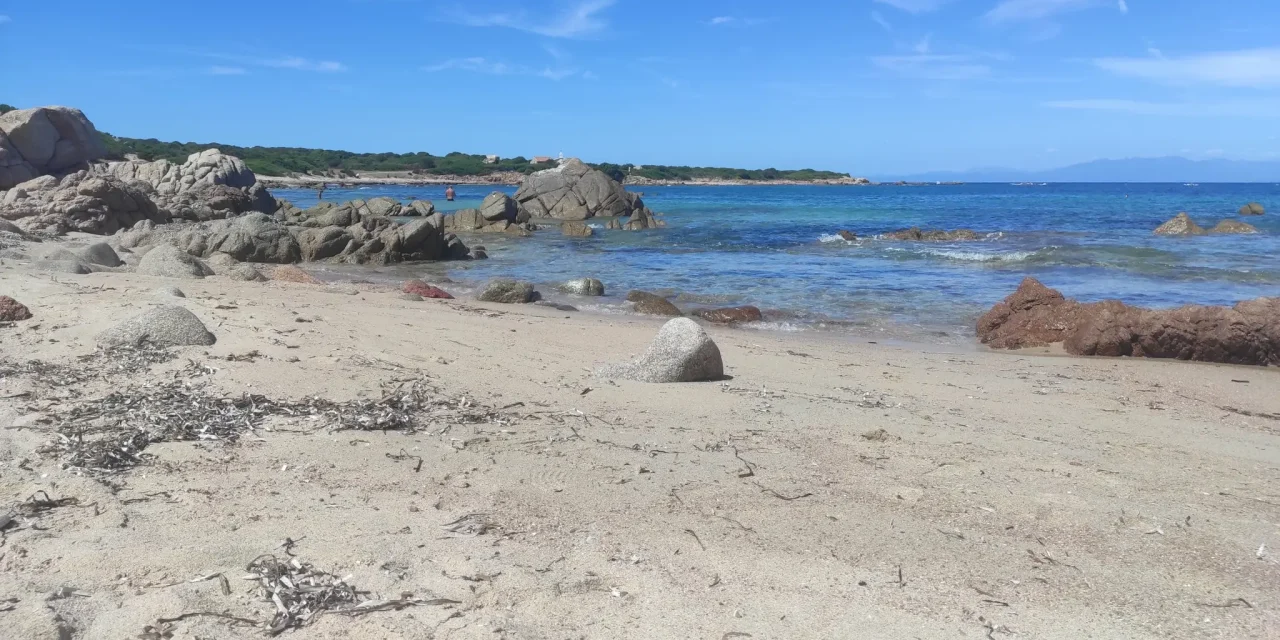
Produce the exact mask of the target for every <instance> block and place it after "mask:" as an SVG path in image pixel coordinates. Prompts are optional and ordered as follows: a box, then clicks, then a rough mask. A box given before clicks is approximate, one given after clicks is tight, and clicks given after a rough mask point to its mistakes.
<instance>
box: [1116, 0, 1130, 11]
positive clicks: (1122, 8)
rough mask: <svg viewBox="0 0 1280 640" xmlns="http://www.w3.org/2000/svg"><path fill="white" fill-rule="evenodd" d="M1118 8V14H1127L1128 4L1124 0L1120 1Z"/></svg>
mask: <svg viewBox="0 0 1280 640" xmlns="http://www.w3.org/2000/svg"><path fill="white" fill-rule="evenodd" d="M1118 8H1119V9H1120V13H1129V3H1127V2H1125V1H1124V0H1120V3H1119V5H1118Z"/></svg>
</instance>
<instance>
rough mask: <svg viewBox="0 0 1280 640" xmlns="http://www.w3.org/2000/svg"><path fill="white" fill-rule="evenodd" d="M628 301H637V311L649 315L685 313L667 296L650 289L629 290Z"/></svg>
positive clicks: (679, 314)
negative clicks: (651, 291) (650, 291)
mask: <svg viewBox="0 0 1280 640" xmlns="http://www.w3.org/2000/svg"><path fill="white" fill-rule="evenodd" d="M627 302H633V303H635V311H636V313H641V314H644V315H647V316H672V317H675V316H682V315H684V314H683V313H681V312H680V309H679V308H678V307H676V306H675V305H674V304H671V302H670V301H669V300H667V299H666V298H664V297H662V296H660V295H656V294H653V293H649V292H648V291H629V292H628V293H627Z"/></svg>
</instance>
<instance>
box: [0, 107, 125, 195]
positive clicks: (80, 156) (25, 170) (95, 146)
mask: <svg viewBox="0 0 1280 640" xmlns="http://www.w3.org/2000/svg"><path fill="white" fill-rule="evenodd" d="M106 154H107V150H106V147H104V146H103V144H102V137H101V136H100V135H99V134H98V131H97V129H94V127H93V123H92V122H89V119H88V118H86V117H85V116H84V113H83V112H81V111H80V110H79V109H72V108H69V107H38V108H35V109H18V110H16V111H10V112H8V113H5V114H3V115H0V190H5V189H10V188H12V187H15V186H17V185H19V184H21V183H23V182H27V181H28V180H32V179H34V178H38V177H40V176H43V175H50V174H54V175H61V174H64V173H67V172H71V171H75V170H78V169H85V168H88V163H90V162H92V161H94V160H97V159H98V158H101V157H103V156H105V155H106Z"/></svg>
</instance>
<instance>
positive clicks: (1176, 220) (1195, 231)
mask: <svg viewBox="0 0 1280 640" xmlns="http://www.w3.org/2000/svg"><path fill="white" fill-rule="evenodd" d="M1154 233H1155V234H1156V235H1158V236H1202V235H1204V234H1205V233H1207V232H1206V231H1205V230H1204V227H1201V226H1200V225H1198V224H1196V223H1195V221H1193V220H1192V219H1191V216H1189V215H1187V214H1186V212H1182V213H1179V214H1178V215H1176V216H1174V217H1172V218H1170V219H1169V221H1168V222H1165V223H1164V224H1162V225H1160V226H1158V227H1156V230H1155V231H1154Z"/></svg>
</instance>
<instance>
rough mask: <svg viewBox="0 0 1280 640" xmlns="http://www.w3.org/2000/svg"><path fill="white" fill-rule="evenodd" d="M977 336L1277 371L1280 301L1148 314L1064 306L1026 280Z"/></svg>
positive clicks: (996, 344) (1012, 344) (1115, 306)
mask: <svg viewBox="0 0 1280 640" xmlns="http://www.w3.org/2000/svg"><path fill="white" fill-rule="evenodd" d="M977 329H978V338H979V339H980V340H981V341H982V343H983V344H986V345H988V346H990V347H992V348H996V349H1018V348H1023V347H1040V346H1047V345H1050V344H1056V343H1061V344H1062V345H1063V348H1064V349H1065V350H1066V351H1067V353H1070V354H1072V355H1082V356H1133V357H1146V358H1175V359H1179V360H1199V361H1204V362H1222V363H1228V364H1248V365H1280V298H1258V299H1257V300H1249V301H1245V302H1240V303H1237V304H1236V305H1235V306H1233V307H1214V306H1208V307H1206V306H1199V305H1188V306H1185V307H1179V308H1177V309H1168V310H1150V309H1142V308H1138V307H1131V306H1128V305H1126V304H1124V303H1122V302H1119V301H1115V300H1108V301H1105V302H1095V303H1080V302H1077V301H1075V300H1067V299H1066V298H1064V297H1063V296H1062V294H1061V293H1059V292H1058V291H1055V290H1053V289H1050V288H1048V287H1046V286H1044V285H1043V284H1041V283H1040V282H1039V281H1037V280H1035V279H1033V278H1027V279H1025V280H1023V282H1022V284H1021V285H1020V286H1019V287H1018V289H1017V291H1015V292H1013V293H1012V294H1011V295H1010V296H1009V297H1007V298H1005V299H1004V300H1003V301H1001V302H999V303H997V304H996V305H995V306H994V307H992V308H991V310H990V311H988V312H987V313H986V314H984V315H983V316H982V317H981V318H979V319H978V327H977Z"/></svg>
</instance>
